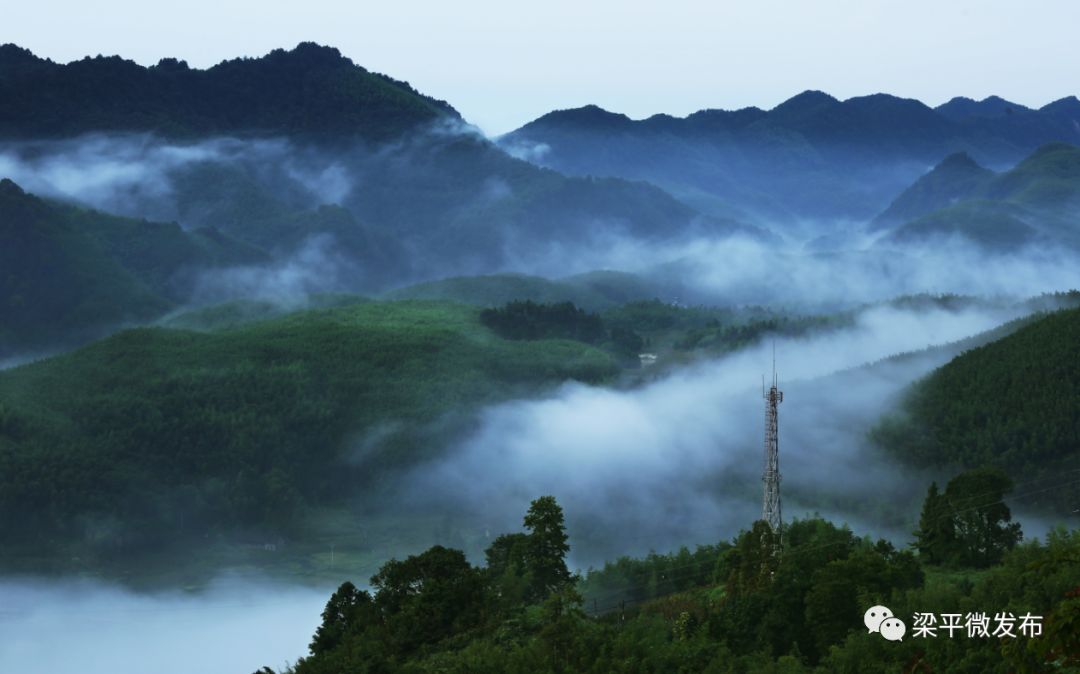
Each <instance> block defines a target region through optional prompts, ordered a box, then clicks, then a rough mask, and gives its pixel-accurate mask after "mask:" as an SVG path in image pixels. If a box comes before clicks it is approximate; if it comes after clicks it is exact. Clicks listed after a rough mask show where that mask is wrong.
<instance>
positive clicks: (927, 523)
mask: <svg viewBox="0 0 1080 674" xmlns="http://www.w3.org/2000/svg"><path fill="white" fill-rule="evenodd" d="M954 539H955V532H954V530H953V520H952V514H951V513H950V512H949V507H948V502H947V501H946V500H945V497H944V496H942V495H941V494H940V493H939V492H938V486H937V482H931V483H930V489H929V490H928V491H927V493H926V500H925V501H923V508H922V514H921V515H920V516H919V530H918V531H916V532H915V549H917V550H918V551H919V556H920V557H922V558H923V559H924V560H925V561H926V562H927V563H929V564H941V563H943V562H945V559H946V557H947V556H948V554H949V551H950V549H951V548H952V547H953V542H954Z"/></svg>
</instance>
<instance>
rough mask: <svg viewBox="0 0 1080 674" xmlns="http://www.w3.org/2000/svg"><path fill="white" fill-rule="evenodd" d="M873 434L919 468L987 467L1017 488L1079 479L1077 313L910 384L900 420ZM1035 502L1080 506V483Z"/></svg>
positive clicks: (1054, 317)
mask: <svg viewBox="0 0 1080 674" xmlns="http://www.w3.org/2000/svg"><path fill="white" fill-rule="evenodd" d="M874 436H875V438H876V439H877V440H878V441H879V442H880V443H881V444H882V445H884V446H885V447H886V448H887V449H888V450H890V451H891V452H892V453H893V454H895V455H896V456H897V457H898V458H900V459H901V460H903V461H905V462H907V463H910V464H914V465H920V466H963V467H966V468H972V467H978V466H982V465H986V464H990V465H994V466H999V467H1001V468H1003V469H1005V470H1006V471H1007V472H1008V473H1009V474H1010V475H1012V476H1013V478H1014V479H1015V480H1017V481H1027V480H1044V481H1050V482H1052V481H1054V480H1057V481H1059V482H1067V481H1069V480H1070V479H1073V480H1075V481H1080V473H1078V472H1077V471H1078V470H1080V309H1068V310H1063V311H1059V312H1055V313H1052V314H1049V315H1047V316H1046V317H1045V318H1042V319H1041V320H1038V321H1035V322H1033V323H1031V324H1030V325H1027V326H1025V327H1023V328H1021V329H1020V330H1017V331H1016V332H1015V333H1013V334H1011V335H1009V336H1007V337H1005V338H1003V339H1001V340H1000V341H996V342H992V343H990V344H987V345H985V346H980V347H978V348H975V349H972V350H971V351H968V352H966V353H964V354H962V355H960V356H958V357H957V358H955V359H953V360H952V361H951V362H949V363H948V364H947V365H945V366H944V367H942V368H940V369H938V370H936V371H934V372H933V373H932V374H931V375H929V376H928V377H927V378H926V379H924V380H922V381H921V382H918V383H917V384H915V385H913V387H912V388H911V389H910V391H909V393H908V395H907V397H906V400H905V402H904V405H903V412H902V413H901V414H898V415H896V416H893V417H890V418H887V419H886V420H884V421H883V422H882V423H881V424H880V425H879V426H878V428H877V429H876V431H875V432H874ZM1036 486H1037V487H1038V486H1039V485H1036ZM1041 486H1049V483H1047V484H1044V485H1041ZM1031 502H1034V503H1041V504H1044V505H1052V506H1054V507H1055V508H1057V509H1058V510H1059V511H1064V512H1068V511H1071V510H1075V509H1076V508H1080V482H1074V483H1073V484H1072V486H1071V487H1069V488H1063V489H1057V490H1053V491H1047V492H1045V493H1044V494H1035V495H1033V496H1032V500H1031Z"/></svg>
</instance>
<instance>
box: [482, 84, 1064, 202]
mask: <svg viewBox="0 0 1080 674" xmlns="http://www.w3.org/2000/svg"><path fill="white" fill-rule="evenodd" d="M1054 141H1063V142H1069V143H1074V144H1075V143H1077V142H1080V101H1078V100H1077V99H1076V97H1075V96H1070V97H1067V98H1062V99H1060V100H1058V101H1055V102H1053V103H1050V104H1048V105H1046V106H1044V107H1043V108H1041V109H1039V110H1031V109H1028V108H1025V107H1023V106H1020V105H1016V104H1012V103H1008V102H1007V101H1003V100H1001V99H998V98H988V99H986V100H984V101H981V102H975V101H971V100H969V99H962V98H955V99H953V100H951V101H949V102H948V103H946V104H944V105H942V106H939V107H938V108H930V107H928V106H926V105H924V104H923V103H920V102H919V101H915V100H911V99H902V98H897V97H895V96H890V95H887V94H875V95H872V96H863V97H858V98H851V99H848V100H846V101H839V100H837V99H835V98H833V97H831V96H829V95H828V94H825V93H823V92H820V91H806V92H803V93H801V94H799V95H797V96H794V97H793V98H791V99H789V100H787V101H785V102H784V103H781V104H780V105H778V106H776V107H775V108H773V109H772V110H768V111H766V110H761V109H758V108H745V109H742V110H734V111H727V110H702V111H699V112H696V113H694V114H692V115H689V116H688V117H686V118H683V119H679V118H674V117H670V116H667V115H655V116H653V117H650V118H648V119H644V120H640V121H635V120H631V119H629V118H627V117H626V116H624V115H621V114H618V113H614V112H608V111H605V110H602V109H600V108H597V107H595V106H588V107H585V108H578V109H573V110H560V111H556V112H552V113H549V114H547V115H545V116H543V117H540V118H539V119H537V120H535V121H533V122H530V123H529V124H526V125H525V126H523V127H521V128H520V129H518V130H516V131H513V132H511V133H509V134H506V135H505V136H503V137H501V138H500V139H499V142H500V144H501V145H502V146H503V147H506V148H507V149H508V150H510V151H511V152H514V153H516V154H518V155H520V156H527V157H530V158H532V159H533V160H534V161H537V162H539V163H541V164H543V165H545V166H550V167H551V168H555V169H557V170H560V171H563V172H565V173H569V174H571V175H584V174H594V175H615V176H620V177H624V178H631V179H642V180H649V181H651V182H655V183H656V184H658V185H660V186H662V187H664V188H665V189H668V190H669V191H671V192H672V193H673V194H675V195H676V196H678V197H680V198H683V199H685V200H687V201H688V203H691V204H693V205H695V206H698V207H699V208H702V209H703V210H705V211H706V212H717V211H718V212H728V213H730V212H732V211H733V210H734V212H738V213H742V214H747V215H751V216H753V215H757V216H759V217H763V218H766V219H772V220H777V219H778V220H780V221H781V222H784V221H798V220H800V219H807V218H848V219H859V220H864V219H868V218H871V217H873V216H874V215H876V214H877V213H878V212H880V210H881V209H883V208H884V207H885V206H886V205H887V204H888V201H889V200H890V199H891V197H892V196H894V195H895V194H896V192H898V191H899V190H902V189H903V188H904V187H906V186H907V185H908V184H910V183H911V182H912V181H913V180H915V179H916V178H917V177H918V176H919V175H921V174H922V173H923V172H925V170H926V169H927V168H929V167H930V166H933V165H934V164H937V163H938V162H939V161H941V160H942V159H943V158H944V157H945V156H947V155H949V154H951V153H954V152H960V151H963V152H968V153H969V154H970V155H972V156H973V157H974V158H975V159H976V160H977V161H979V162H981V163H983V164H985V165H987V166H990V167H993V168H1005V167H1008V166H1009V165H1011V164H1013V163H1015V162H1017V161H1019V160H1021V159H1022V158H1024V157H1025V156H1026V155H1028V154H1029V153H1031V152H1032V151H1034V150H1035V148H1037V147H1038V146H1039V145H1042V144H1045V143H1049V142H1054Z"/></svg>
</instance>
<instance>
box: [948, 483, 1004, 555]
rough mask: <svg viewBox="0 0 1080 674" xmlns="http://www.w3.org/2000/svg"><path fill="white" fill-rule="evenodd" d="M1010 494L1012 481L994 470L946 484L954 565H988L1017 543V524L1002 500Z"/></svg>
mask: <svg viewBox="0 0 1080 674" xmlns="http://www.w3.org/2000/svg"><path fill="white" fill-rule="evenodd" d="M1011 491H1012V480H1011V479H1009V476H1007V475H1006V474H1005V473H1004V472H1002V471H1001V470H1000V469H998V468H979V469H976V470H969V471H967V472H964V473H961V474H960V475H957V476H956V477H954V478H953V479H952V480H950V481H949V484H948V485H947V486H946V487H945V501H946V502H947V504H948V508H949V510H950V512H951V514H952V518H951V519H952V527H953V531H954V535H955V537H956V552H955V554H954V556H953V560H952V561H953V562H954V563H957V564H963V565H970V566H982V567H985V566H991V565H993V564H996V563H998V562H999V561H1001V556H1002V554H1004V552H1005V551H1006V550H1012V549H1013V548H1014V547H1016V544H1017V543H1019V542H1020V540H1021V539H1022V538H1023V534H1022V533H1021V532H1020V524H1019V523H1018V522H1012V513H1011V512H1010V511H1009V506H1007V505H1005V501H1004V498H1005V495H1006V494H1008V493H1009V492H1011Z"/></svg>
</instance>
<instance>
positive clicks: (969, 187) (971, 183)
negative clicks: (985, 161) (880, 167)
mask: <svg viewBox="0 0 1080 674" xmlns="http://www.w3.org/2000/svg"><path fill="white" fill-rule="evenodd" d="M993 177H994V172H993V171H991V170H990V169H986V168H983V167H982V166H979V165H978V164H977V163H976V162H975V160H974V159H972V158H971V155H969V154H967V153H966V152H957V153H955V154H951V155H949V156H948V157H946V158H945V159H943V160H942V161H941V163H940V164H938V165H937V166H935V167H934V169H933V170H932V171H930V172H929V173H927V174H926V175H924V176H922V177H920V178H919V179H918V180H916V181H915V183H914V184H913V185H912V186H911V187H909V188H907V189H906V190H904V191H903V192H901V193H900V196H898V197H896V199H894V200H893V202H892V203H891V204H889V207H888V208H886V209H885V210H884V211H883V212H882V213H881V214H880V215H878V216H877V217H876V218H874V221H873V223H872V226H873V227H874V228H875V229H876V228H885V227H889V226H892V225H898V224H902V223H904V222H907V221H908V220H914V219H915V218H918V217H921V216H923V215H926V214H928V213H931V212H933V211H936V210H938V209H940V208H946V207H948V206H952V205H953V204H955V203H956V202H957V201H960V200H962V199H965V198H967V197H969V196H971V195H972V194H974V193H977V192H978V191H979V190H980V188H983V187H985V186H986V184H987V183H989V182H990V180H991V179H992V178H993Z"/></svg>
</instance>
